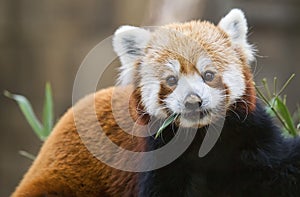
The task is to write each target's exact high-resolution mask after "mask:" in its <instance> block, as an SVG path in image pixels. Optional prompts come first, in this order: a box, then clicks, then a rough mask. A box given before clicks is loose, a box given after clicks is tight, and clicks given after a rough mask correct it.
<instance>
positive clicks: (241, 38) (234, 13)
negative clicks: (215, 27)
mask: <svg viewBox="0 0 300 197" xmlns="http://www.w3.org/2000/svg"><path fill="white" fill-rule="evenodd" d="M219 27H220V28H222V29H223V30H224V31H225V32H226V33H227V34H228V35H229V36H230V38H231V41H232V43H233V44H234V45H238V46H239V47H241V48H242V50H243V51H244V53H245V55H246V57H247V60H248V62H251V61H253V60H254V50H253V48H252V46H251V45H250V44H249V43H248V42H247V33H248V26H247V20H246V18H245V15H244V12H243V11H241V10H240V9H232V10H231V11H230V12H229V13H228V14H227V15H226V16H225V17H223V18H222V19H221V21H220V22H219Z"/></svg>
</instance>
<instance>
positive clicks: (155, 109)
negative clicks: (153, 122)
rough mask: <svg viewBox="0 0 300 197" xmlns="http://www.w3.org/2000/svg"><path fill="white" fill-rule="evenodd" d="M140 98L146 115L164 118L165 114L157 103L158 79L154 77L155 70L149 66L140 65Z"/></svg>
mask: <svg viewBox="0 0 300 197" xmlns="http://www.w3.org/2000/svg"><path fill="white" fill-rule="evenodd" d="M140 66H141V69H140V73H139V74H140V75H141V76H143V77H142V78H141V82H140V86H141V96H142V103H143V104H144V106H145V108H146V111H147V113H149V114H150V115H152V116H156V117H159V118H166V117H167V114H166V113H165V112H164V111H163V110H162V106H160V105H159V102H158V98H159V96H158V94H159V91H160V79H159V78H158V77H157V76H156V74H155V72H156V71H155V70H153V68H152V67H151V66H147V65H145V64H141V65H140Z"/></svg>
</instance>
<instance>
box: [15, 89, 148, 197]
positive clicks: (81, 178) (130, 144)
mask: <svg viewBox="0 0 300 197" xmlns="http://www.w3.org/2000/svg"><path fill="white" fill-rule="evenodd" d="M113 90H116V88H108V89H105V90H101V91H99V92H98V93H96V94H95V97H94V95H89V96H87V97H86V98H84V99H83V100H81V101H80V102H79V103H77V104H76V105H75V107H74V108H76V110H78V112H79V114H81V118H82V122H84V124H86V128H91V124H93V125H97V123H93V122H89V120H91V118H89V117H90V116H92V114H87V113H86V108H90V107H92V106H93V104H94V103H93V102H94V101H95V109H96V113H97V115H98V120H99V122H100V124H101V126H102V128H103V131H104V132H105V133H106V134H107V135H108V136H109V138H110V139H111V140H112V141H113V142H114V143H116V144H118V145H120V146H122V147H124V148H126V149H129V150H133V151H143V149H144V141H143V139H142V138H137V137H133V136H131V135H129V134H127V133H125V132H123V131H122V130H121V129H120V128H119V127H118V126H117V125H116V122H115V120H114V117H113V114H112V112H111V96H112V93H113ZM129 91H130V88H129V87H128V88H126V91H124V89H122V91H118V90H116V91H115V93H114V94H117V95H116V96H117V97H120V98H124V97H126V94H128V92H129ZM122 101H123V100H122V99H121V100H118V101H116V102H118V103H117V104H116V105H118V106H119V107H120V109H122V108H125V106H124V105H125V104H126V102H122ZM133 109H135V108H133ZM73 111H74V110H73V109H70V110H69V111H68V112H67V113H66V114H65V115H64V116H63V117H62V118H61V120H60V121H59V122H58V124H57V125H56V126H55V128H54V130H53V132H52V133H51V135H50V136H49V138H48V139H47V141H46V142H45V144H44V145H43V147H42V148H41V150H40V153H39V155H38V157H37V158H36V160H35V161H34V163H33V164H32V166H31V168H30V169H29V171H28V172H27V173H26V175H25V176H24V178H23V180H22V182H21V183H20V185H19V186H18V187H17V189H16V191H15V192H14V194H13V195H12V196H16V197H19V196H20V197H27V196H28V197H34V196H51V195H53V196H56V195H57V196H132V194H134V193H136V192H134V191H135V190H136V189H137V188H136V178H137V174H136V173H131V172H125V171H121V170H116V169H114V168H111V167H109V166H107V165H106V164H104V163H102V162H101V161H99V160H98V159H97V158H95V157H94V156H93V155H92V154H91V153H90V152H89V151H88V150H87V148H86V147H85V145H84V144H83V143H82V140H81V138H80V137H79V135H78V133H77V131H76V126H75V122H74V115H73ZM134 111H135V110H132V113H133V116H136V113H135V112H134ZM136 117H137V116H136ZM123 121H124V122H123V123H126V121H129V120H128V117H124V119H123ZM76 124H77V123H76ZM112 127H114V128H115V130H113V131H112V130H111V128H112ZM94 132H96V131H94V130H91V129H90V130H87V131H86V133H85V134H84V136H85V137H86V138H88V137H90V138H93V137H94V136H95V135H94ZM99 141H101V139H99ZM102 147H103V149H105V152H107V155H110V154H111V153H110V150H109V149H107V147H105V144H103V146H102ZM129 194H130V195H129Z"/></svg>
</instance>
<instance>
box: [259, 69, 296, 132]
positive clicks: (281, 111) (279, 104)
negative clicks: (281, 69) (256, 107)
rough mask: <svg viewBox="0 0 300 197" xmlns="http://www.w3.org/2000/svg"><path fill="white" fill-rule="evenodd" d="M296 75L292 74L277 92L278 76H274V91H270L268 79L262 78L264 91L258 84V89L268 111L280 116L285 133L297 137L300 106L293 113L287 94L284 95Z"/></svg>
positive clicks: (274, 115) (277, 116)
mask: <svg viewBox="0 0 300 197" xmlns="http://www.w3.org/2000/svg"><path fill="white" fill-rule="evenodd" d="M294 77H295V74H292V75H291V76H290V78H289V79H288V80H287V81H286V82H285V83H284V85H283V86H282V87H281V88H280V90H279V91H278V92H277V77H274V80H273V88H272V89H273V93H271V91H270V86H269V84H268V81H267V79H265V78H264V79H263V80H262V84H263V91H261V90H260V89H259V88H258V87H257V86H256V91H257V93H258V95H259V96H260V98H261V99H262V100H263V101H264V103H265V104H266V110H267V112H268V113H269V114H270V115H271V116H272V117H276V118H278V120H279V121H280V122H281V124H282V130H283V134H284V135H285V136H292V137H296V136H298V135H299V132H300V131H299V127H300V123H299V122H300V108H299V106H298V107H297V110H296V111H295V112H294V114H293V115H292V113H291V112H290V111H289V109H288V107H287V105H286V99H287V95H283V96H282V93H283V91H284V90H285V88H286V87H287V86H288V85H289V83H290V82H291V80H292V79H293V78H294Z"/></svg>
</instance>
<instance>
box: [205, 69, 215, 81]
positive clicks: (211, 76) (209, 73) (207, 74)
mask: <svg viewBox="0 0 300 197" xmlns="http://www.w3.org/2000/svg"><path fill="white" fill-rule="evenodd" d="M203 78H204V80H205V81H212V80H213V79H214V78H215V73H213V72H212V71H206V72H205V73H204V75H203Z"/></svg>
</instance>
